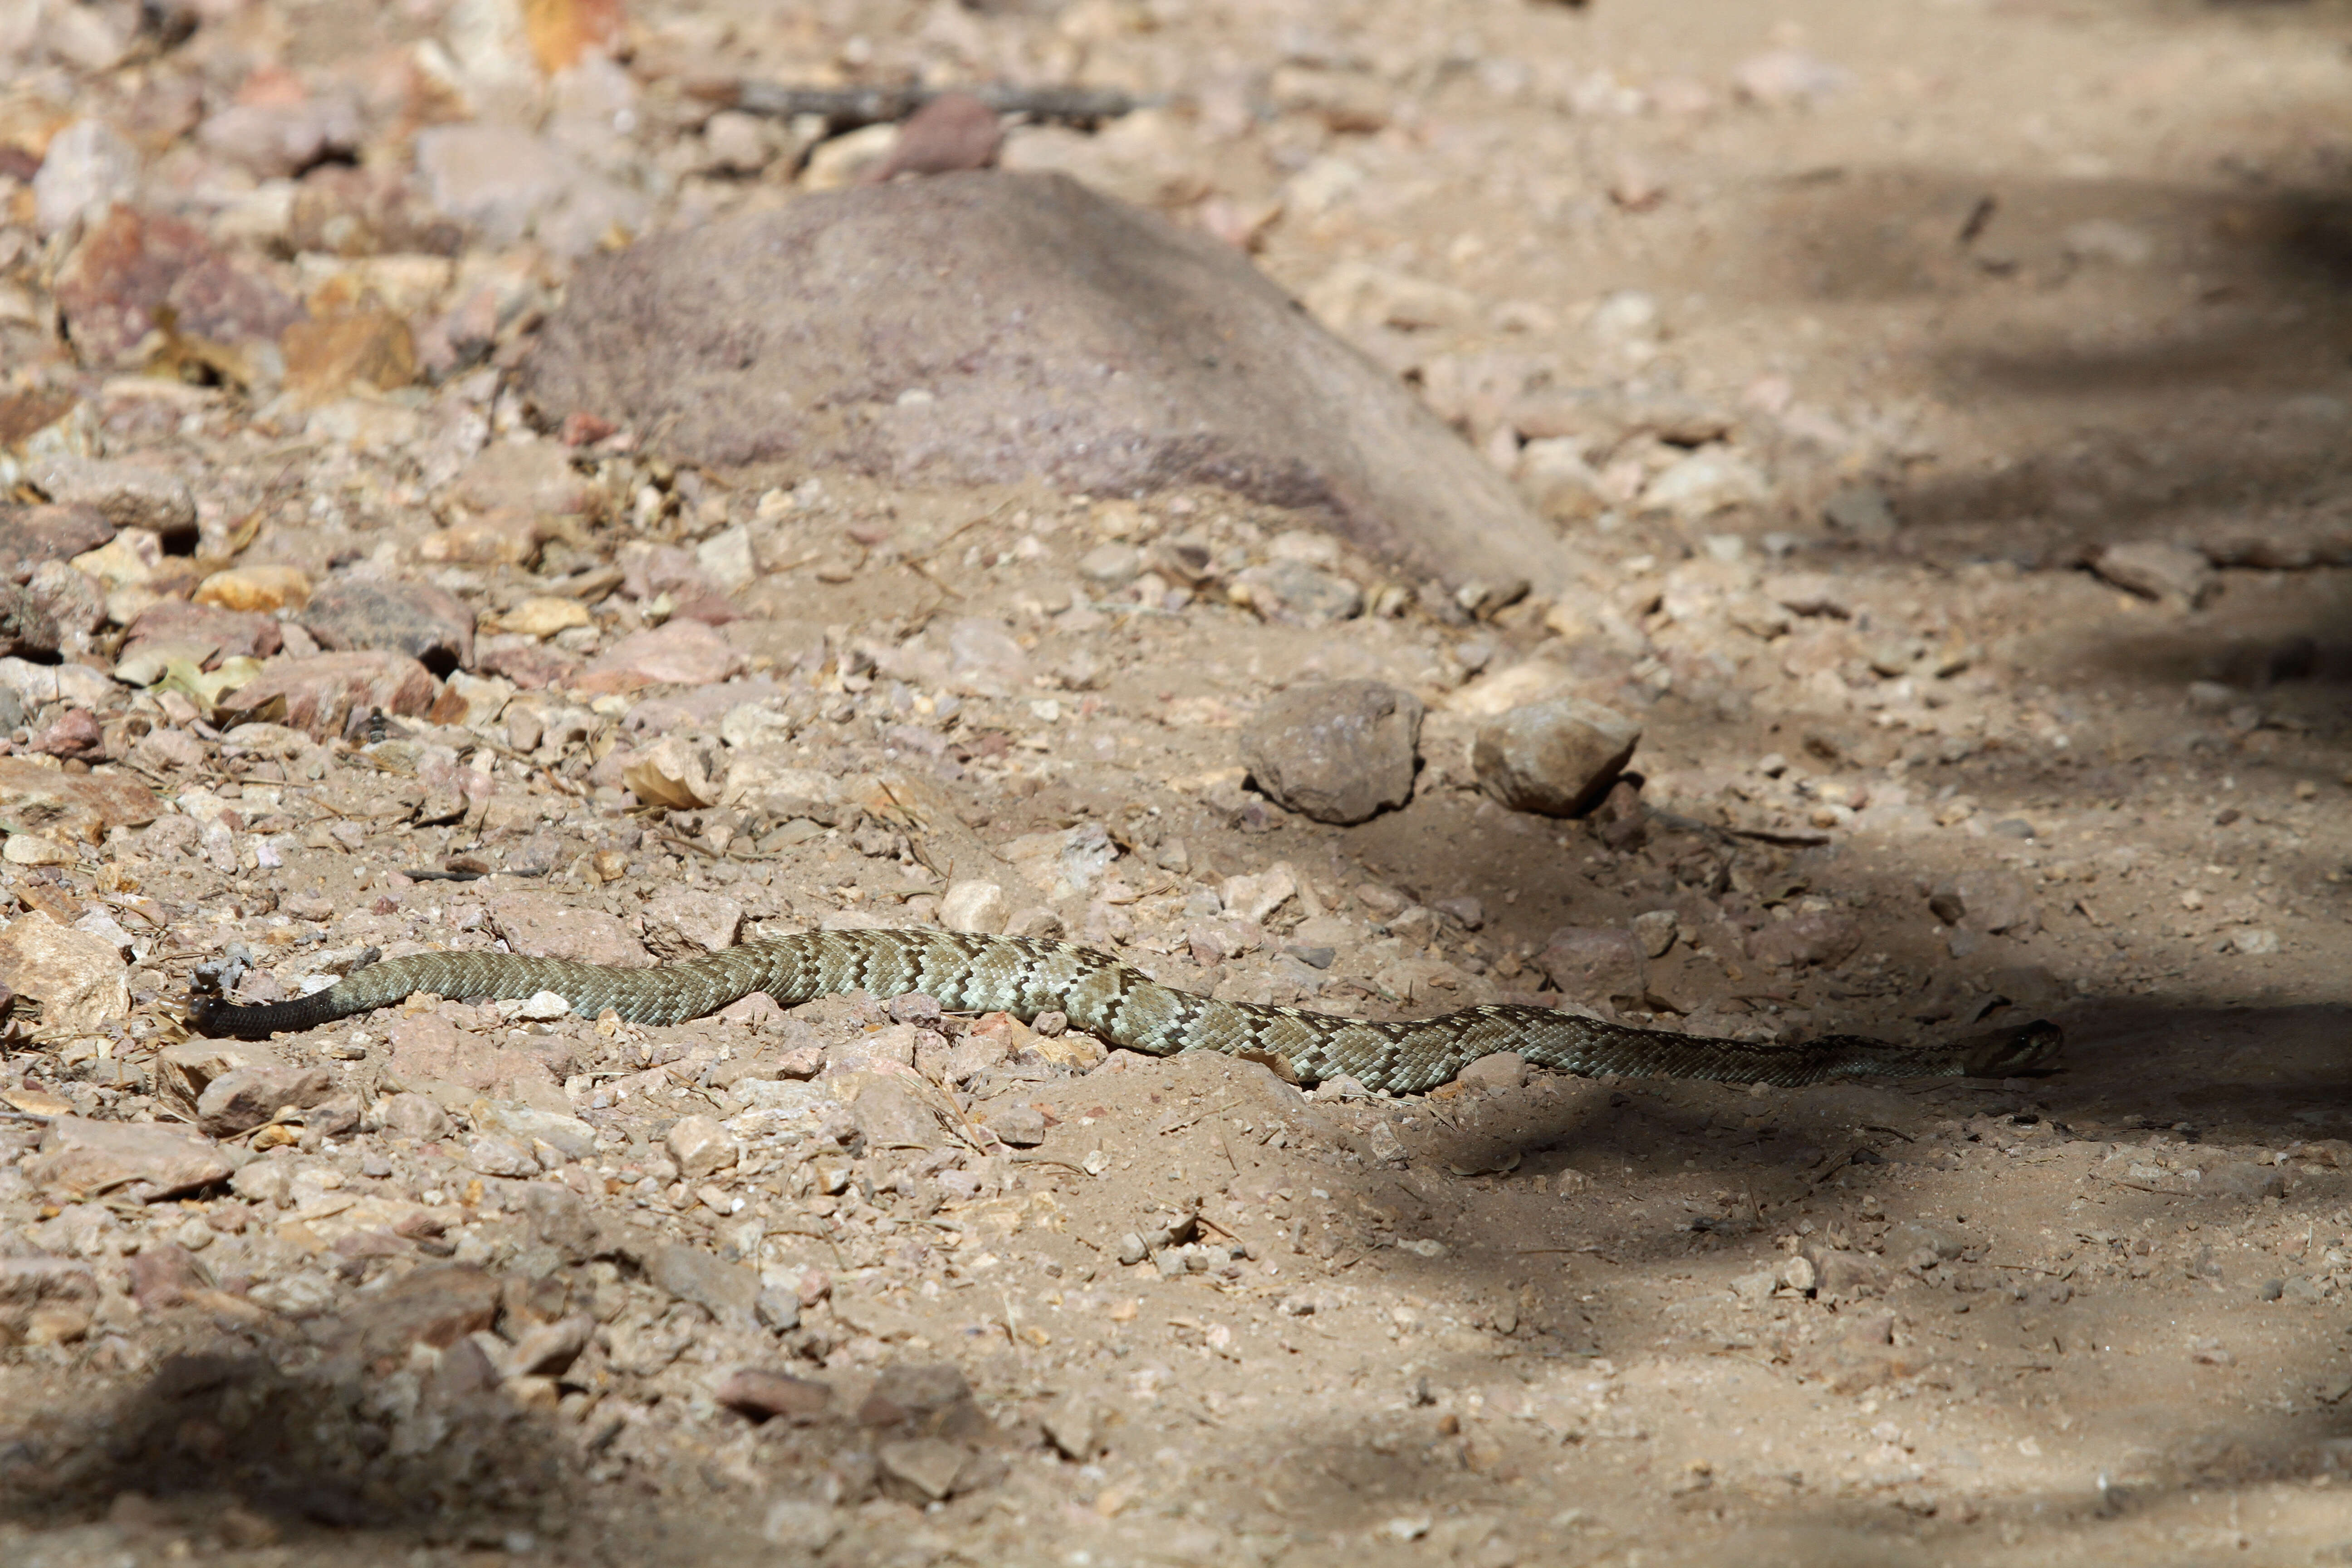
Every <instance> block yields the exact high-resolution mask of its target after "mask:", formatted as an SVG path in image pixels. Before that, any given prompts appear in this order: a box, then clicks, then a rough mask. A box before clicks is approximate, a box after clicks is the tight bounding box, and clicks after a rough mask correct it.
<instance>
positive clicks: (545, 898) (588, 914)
mask: <svg viewBox="0 0 2352 1568" xmlns="http://www.w3.org/2000/svg"><path fill="white" fill-rule="evenodd" d="M490 921H491V923H492V924H493V925H494V926H495V927H497V929H498V933H499V936H500V937H502V938H503V939H505V942H506V944H507V947H508V948H509V950H510V951H512V952H520V953H528V954H530V955H531V956H533V957H538V958H569V959H572V960H575V961H577V962H579V963H616V964H621V965H624V966H625V967H627V968H631V969H643V968H646V967H647V966H649V965H651V964H652V963H653V957H652V955H651V954H649V953H647V952H646V950H645V945H644V944H643V943H642V942H638V941H637V939H636V938H635V937H634V936H632V935H630V934H629V928H628V927H626V926H625V925H623V924H622V923H621V922H620V921H617V920H615V919H614V917H613V916H611V915H608V914H606V913H605V912H604V910H584V909H579V908H576V907H574V906H573V905H572V904H571V903H570V902H569V901H567V900H565V899H563V898H562V896H561V895H559V894H554V893H509V894H507V895H505V896H504V897H502V898H498V899H494V900H491V901H490Z"/></svg>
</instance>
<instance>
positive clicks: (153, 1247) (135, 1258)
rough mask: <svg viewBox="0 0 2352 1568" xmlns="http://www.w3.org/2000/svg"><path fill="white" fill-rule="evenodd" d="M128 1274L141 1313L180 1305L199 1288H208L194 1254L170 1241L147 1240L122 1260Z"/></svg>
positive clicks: (209, 1286) (132, 1296)
mask: <svg viewBox="0 0 2352 1568" xmlns="http://www.w3.org/2000/svg"><path fill="white" fill-rule="evenodd" d="M123 1267H124V1268H127V1269H128V1270H129V1271H130V1274H131V1300H134V1301H137V1302H138V1303H139V1310H141V1311H142V1312H161V1311H165V1310H169V1309H171V1308H173V1307H176V1306H178V1305H180V1303H182V1302H183V1301H185V1300H187V1299H188V1298H189V1297H191V1296H193V1295H194V1294H195V1293H196V1292H197V1291H199V1290H205V1289H211V1287H212V1281H211V1280H210V1279H206V1278H205V1270H204V1266H203V1265H202V1264H200V1263H198V1262H197V1261H196V1255H195V1254H194V1253H193V1252H190V1251H189V1250H188V1249H187V1248H186V1247H180V1246H177V1245H174V1244H173V1243H172V1242H168V1241H167V1242H163V1243H160V1244H158V1243H154V1242H150V1243H149V1244H148V1245H147V1246H145V1247H141V1248H140V1249H139V1250H138V1251H137V1252H135V1253H133V1254H132V1255H131V1257H129V1258H125V1259H124V1260H123Z"/></svg>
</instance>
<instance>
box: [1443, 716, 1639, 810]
mask: <svg viewBox="0 0 2352 1568" xmlns="http://www.w3.org/2000/svg"><path fill="white" fill-rule="evenodd" d="M1641 740H1642V730H1641V726H1640V725H1638V724H1636V723H1634V722H1633V721H1632V720H1631V719H1628V718H1626V717H1625V716H1624V715H1623V714H1622V713H1619V712H1616V711H1614V710H1611V709H1607V708H1603V707H1601V705H1600V704H1599V703H1597V702H1587V701H1584V700H1581V699H1580V698H1574V697H1561V698H1555V699H1553V700H1550V701H1549V702H1530V703H1528V704H1527V705H1525V706H1524V707H1519V708H1514V709H1512V710H1509V711H1508V712H1507V713H1504V714H1503V715H1502V716H1501V717H1499V718H1497V719H1495V720H1494V721H1491V722H1489V723H1487V724H1486V725H1484V726H1483V727H1481V728H1480V730H1479V731H1478V739H1477V742H1476V743H1475V745H1474V746H1473V747H1472V749H1471V753H1470V764H1471V766H1472V768H1473V769H1474V770H1475V772H1476V773H1477V775H1478V787H1479V788H1480V789H1482V790H1484V791H1486V794H1487V795H1491V796H1493V797H1494V798H1495V800H1496V801H1497V802H1499V803H1500V804H1502V805H1507V806H1508V807H1510V808H1511V809H1512V810H1513V811H1532V812H1537V813H1539V814H1541V815H1543V816H1576V815H1577V814H1578V813H1580V812H1583V811H1589V810H1591V808H1592V806H1593V805H1595V804H1596V803H1598V802H1599V801H1600V799H1601V796H1603V795H1606V794H1608V793H1609V786H1610V785H1611V784H1614V783H1615V782H1616V779H1617V775H1618V773H1621V772H1622V771H1623V769H1624V766H1625V764H1626V763H1628V762H1630V761H1632V760H1633V748H1634V747H1635V746H1636V745H1639V744H1640V743H1641Z"/></svg>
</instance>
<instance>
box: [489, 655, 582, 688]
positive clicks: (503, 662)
mask: <svg viewBox="0 0 2352 1568" xmlns="http://www.w3.org/2000/svg"><path fill="white" fill-rule="evenodd" d="M478 668H479V669H480V670H481V672H482V673H483V674H484V675H497V676H503V677H505V678H506V679H509V680H511V681H513V682H514V683H515V686H516V688H517V689H519V690H523V691H540V690H543V689H546V688H548V687H551V686H555V687H568V686H570V685H571V684H572V679H573V678H574V677H576V676H577V675H578V674H579V673H580V668H581V667H580V661H579V660H578V659H576V658H572V656H571V655H570V654H567V653H564V652H562V651H561V650H559V649H556V648H551V647H539V646H537V645H535V644H534V645H532V646H530V647H501V648H493V649H491V650H490V651H488V652H487V653H485V654H483V655H482V656H481V663H480V665H479V666H478Z"/></svg>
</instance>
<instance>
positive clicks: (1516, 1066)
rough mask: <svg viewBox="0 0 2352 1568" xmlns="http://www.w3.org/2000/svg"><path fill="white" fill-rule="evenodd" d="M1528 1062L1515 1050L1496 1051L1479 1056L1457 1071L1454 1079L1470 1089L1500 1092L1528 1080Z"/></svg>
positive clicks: (1521, 1084)
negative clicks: (1490, 1054)
mask: <svg viewBox="0 0 2352 1568" xmlns="http://www.w3.org/2000/svg"><path fill="white" fill-rule="evenodd" d="M1454 1080H1455V1081H1456V1082H1458V1083H1461V1084H1463V1085H1465V1087H1467V1088H1471V1089H1486V1091H1487V1092H1489V1093H1493V1094H1500V1093H1503V1092H1506V1091H1507V1090H1510V1089H1518V1088H1520V1087H1522V1086H1523V1085H1525V1084H1526V1082H1527V1081H1528V1064H1527V1061H1526V1059H1525V1058H1522V1057H1520V1056H1519V1055H1518V1054H1517V1052H1515V1051H1496V1053H1494V1054H1493V1055H1492V1056H1485V1057H1480V1058H1478V1059H1477V1060H1476V1061H1474V1062H1472V1063H1471V1064H1470V1065H1469V1066H1468V1067H1465V1068H1463V1069H1462V1070H1461V1072H1459V1073H1457V1074H1456V1075H1455V1077H1454Z"/></svg>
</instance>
